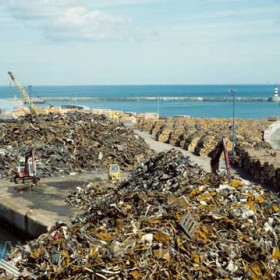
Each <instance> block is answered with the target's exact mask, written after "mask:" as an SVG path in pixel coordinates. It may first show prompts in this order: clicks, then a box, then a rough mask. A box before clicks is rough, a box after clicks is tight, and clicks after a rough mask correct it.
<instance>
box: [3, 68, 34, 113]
mask: <svg viewBox="0 0 280 280" xmlns="http://www.w3.org/2000/svg"><path fill="white" fill-rule="evenodd" d="M8 74H9V75H10V77H11V79H12V80H13V82H14V83H15V85H16V87H17V88H18V91H19V92H20V94H21V95H22V97H23V99H24V101H25V102H26V103H27V104H28V105H29V106H30V109H31V111H32V112H33V113H35V114H36V115H38V114H39V110H38V108H37V107H36V106H35V105H34V103H33V102H32V101H31V99H30V97H29V95H28V93H27V92H26V90H25V89H24V87H23V86H22V85H21V84H20V82H19V81H18V80H17V78H16V77H15V75H14V74H13V73H12V72H8Z"/></svg>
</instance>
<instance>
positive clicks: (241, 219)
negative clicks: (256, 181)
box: [10, 150, 280, 280]
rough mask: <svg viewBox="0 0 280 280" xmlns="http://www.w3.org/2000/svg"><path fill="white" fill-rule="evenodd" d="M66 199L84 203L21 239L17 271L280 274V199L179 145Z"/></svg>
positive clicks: (99, 275) (49, 274)
mask: <svg viewBox="0 0 280 280" xmlns="http://www.w3.org/2000/svg"><path fill="white" fill-rule="evenodd" d="M91 189H92V190H91ZM95 195H96V196H95ZM68 201H69V202H71V203H72V204H73V205H75V206H76V207H81V208H84V209H85V212H84V213H83V214H81V215H78V216H76V217H74V219H73V225H72V226H70V227H69V226H66V225H65V224H57V225H55V226H54V227H53V228H52V229H51V230H50V231H49V232H48V233H46V234H43V235H41V236H40V237H39V238H38V239H37V240H34V241H30V242H28V243H27V244H26V245H25V246H22V247H17V248H15V249H14V250H13V251H12V253H11V254H10V258H11V259H13V260H14V261H16V263H17V266H18V268H19V269H20V271H21V273H22V276H21V277H20V278H18V279H21V280H23V279H25V280H27V279H98V280H99V279H135V280H141V279H170V280H171V279H172V280H173V279H179V280H180V279H182V280H183V279H187V280H194V279H213V280H214V279H236V280H237V279H252V280H257V279H271V280H272V279H280V266H279V258H280V252H279V236H280V215H279V200H278V199H277V198H276V197H275V196H274V195H273V194H272V193H270V192H268V191H265V190H263V189H262V188H261V187H260V186H257V185H251V184H246V183H244V182H242V181H239V180H236V179H233V178H230V177H228V176H227V175H224V177H218V176H216V175H212V174H207V173H205V172H204V171H202V170H201V169H200V168H198V167H197V166H196V165H193V164H192V163H191V162H190V161H189V160H188V159H187V158H184V157H183V156H182V155H181V154H180V153H179V152H177V151H174V150H172V151H170V152H168V153H161V154H159V155H156V156H153V157H152V158H151V159H149V160H147V161H145V162H144V163H142V164H141V165H139V166H138V167H137V168H136V169H135V170H134V171H133V172H131V174H130V175H129V177H128V178H127V179H126V180H125V181H123V182H122V183H120V184H119V185H118V186H112V185H111V186H108V187H107V186H103V185H98V184H90V185H87V186H85V187H79V188H77V191H76V192H75V193H73V194H72V195H71V196H70V197H68Z"/></svg>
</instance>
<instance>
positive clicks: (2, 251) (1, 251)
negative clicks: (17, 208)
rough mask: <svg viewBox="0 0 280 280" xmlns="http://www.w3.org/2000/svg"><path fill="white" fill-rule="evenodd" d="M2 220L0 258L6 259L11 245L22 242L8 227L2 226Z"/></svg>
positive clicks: (0, 227)
mask: <svg viewBox="0 0 280 280" xmlns="http://www.w3.org/2000/svg"><path fill="white" fill-rule="evenodd" d="M1 223H2V222H1V221H0V259H4V258H5V256H6V254H7V253H8V252H9V251H10V250H11V246H14V245H16V244H20V243H19V242H20V241H19V238H18V237H16V236H15V235H13V234H11V233H10V232H9V231H8V230H7V229H6V228H3V227H2V226H1Z"/></svg>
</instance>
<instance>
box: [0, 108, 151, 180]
mask: <svg viewBox="0 0 280 280" xmlns="http://www.w3.org/2000/svg"><path fill="white" fill-rule="evenodd" d="M30 147H33V148H35V150H36V151H35V153H36V157H37V165H38V171H39V173H40V176H43V177H44V176H50V175H64V174H69V173H71V172H83V171H89V170H94V169H97V168H99V167H105V166H106V167H107V166H109V164H111V163H118V164H119V165H120V166H121V168H123V169H131V168H132V167H133V166H134V165H137V164H138V163H139V159H140V158H141V157H147V156H149V155H151V154H152V152H151V150H150V149H149V147H148V146H147V145H146V143H145V142H144V140H143V139H141V137H139V136H138V135H135V134H134V132H133V130H131V129H129V128H126V127H124V126H123V125H122V124H121V123H117V122H113V121H111V120H109V119H107V118H106V117H105V116H102V115H101V116H100V115H93V114H87V113H69V114H65V115H55V114H49V115H47V116H43V115H41V116H31V115H27V116H25V117H22V118H20V119H19V120H17V121H13V122H1V123H0V164H1V165H0V178H3V177H7V176H9V175H11V173H12V170H13V168H14V167H15V166H16V165H17V162H18V161H19V159H20V157H23V156H24V154H25V151H26V149H28V148H30Z"/></svg>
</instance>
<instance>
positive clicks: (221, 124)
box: [136, 117, 270, 156]
mask: <svg viewBox="0 0 280 280" xmlns="http://www.w3.org/2000/svg"><path fill="white" fill-rule="evenodd" d="M269 125H270V123H269V122H268V121H266V120H243V119H238V120H237V121H236V142H237V144H238V145H242V146H244V145H249V146H251V147H252V146H254V145H256V144H257V143H261V142H263V132H264V130H265V129H266V128H267V127H268V126H269ZM136 128H138V129H141V130H143V131H147V132H149V133H151V134H152V135H154V136H155V137H156V139H157V140H158V141H161V142H166V143H169V144H171V145H175V146H180V147H182V148H184V149H185V150H187V151H191V152H195V154H197V155H200V156H208V155H209V154H211V152H213V150H214V149H215V147H216V145H217V143H219V142H220V141H221V139H222V138H223V137H226V138H227V139H228V141H227V142H228V143H229V149H230V148H231V135H232V120H231V119H217V118H211V119H210V118H209V119H206V118H205V119H204V118H191V117H176V118H161V119H159V120H147V119H138V123H137V125H136Z"/></svg>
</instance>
